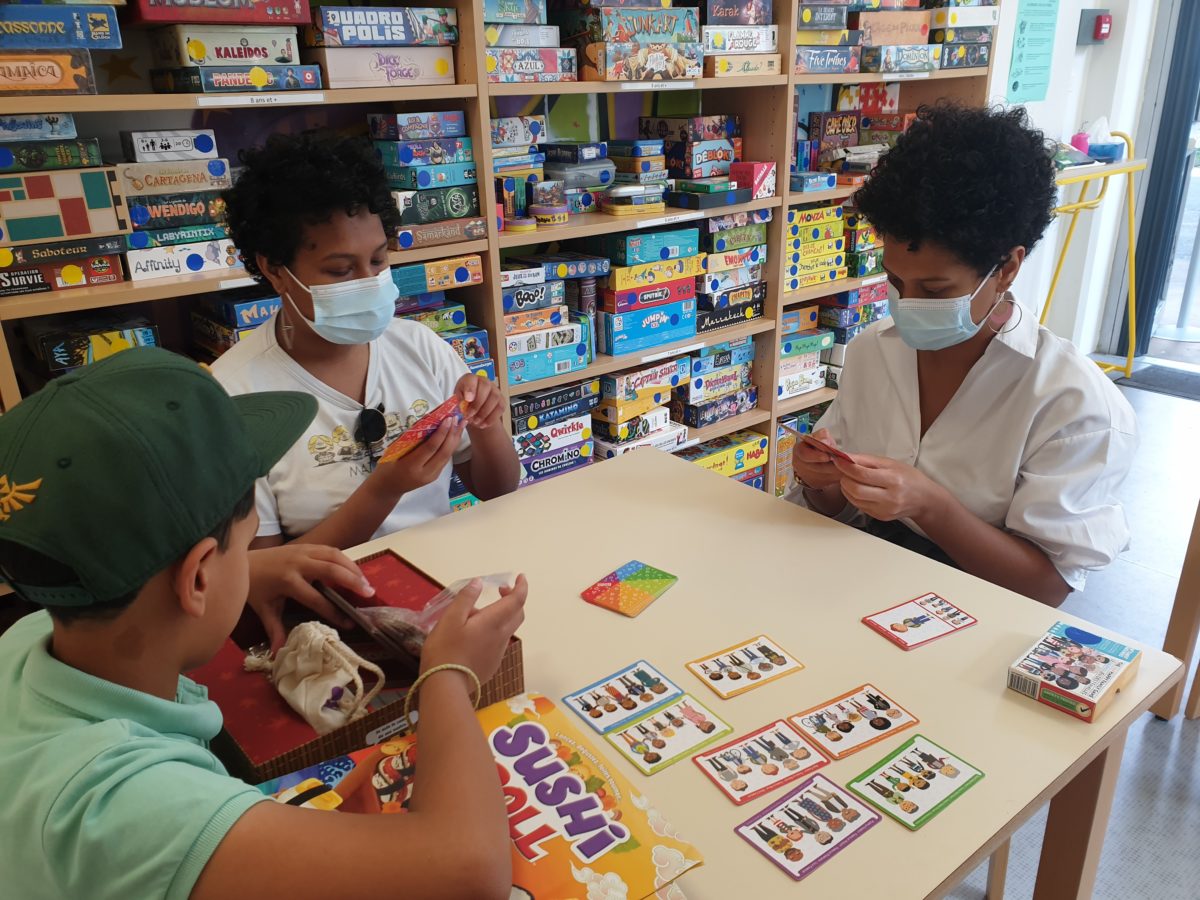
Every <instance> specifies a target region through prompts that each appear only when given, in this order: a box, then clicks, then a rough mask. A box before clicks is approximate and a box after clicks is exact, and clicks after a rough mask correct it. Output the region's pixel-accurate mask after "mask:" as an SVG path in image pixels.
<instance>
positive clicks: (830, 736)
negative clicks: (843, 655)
mask: <svg viewBox="0 0 1200 900" xmlns="http://www.w3.org/2000/svg"><path fill="white" fill-rule="evenodd" d="M788 720H789V721H790V722H791V723H792V724H793V725H795V726H796V727H797V728H798V729H799V730H800V733H801V734H803V735H804V737H805V738H806V739H807V740H808V742H809V743H811V744H812V745H813V746H814V747H817V748H819V749H821V750H824V751H825V752H826V753H828V754H829V755H830V756H832V757H833V758H834V759H845V758H846V757H847V756H849V755H850V754H852V753H857V752H858V751H859V750H862V749H863V748H865V747H870V746H871V745H872V744H875V743H878V742H879V741H882V740H886V739H887V738H889V737H891V736H892V735H893V734H895V733H896V732H898V731H903V730H904V729H905V728H911V727H912V726H914V725H916V724H917V722H918V719H917V717H916V716H914V715H913V714H912V713H910V712H909V711H908V710H906V709H904V708H903V707H902V706H900V705H899V704H898V703H896V702H895V701H894V700H892V699H891V698H889V697H887V696H886V695H885V694H884V693H883V692H882V691H880V690H879V688H877V687H875V686H874V685H870V684H864V685H862V686H861V687H857V688H855V689H854V690H852V691H850V692H849V693H846V694H842V695H841V696H839V697H834V698H833V699H832V700H830V701H828V702H826V703H823V704H821V705H820V706H814V707H813V708H812V709H808V710H805V711H804V712H801V713H796V715H794V716H789V717H788Z"/></svg>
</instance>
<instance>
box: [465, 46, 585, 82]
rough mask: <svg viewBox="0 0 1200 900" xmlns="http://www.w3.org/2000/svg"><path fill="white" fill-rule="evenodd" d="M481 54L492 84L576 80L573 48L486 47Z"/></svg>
mask: <svg viewBox="0 0 1200 900" xmlns="http://www.w3.org/2000/svg"><path fill="white" fill-rule="evenodd" d="M484 52H485V55H486V58H485V63H486V67H487V77H488V81H491V82H501V83H521V82H530V81H576V80H578V76H577V71H578V68H577V65H576V58H575V48H573V47H557V48H548V49H538V48H516V47H488V48H487V49H486V50H485V51H484Z"/></svg>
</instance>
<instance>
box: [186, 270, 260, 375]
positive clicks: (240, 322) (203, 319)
mask: <svg viewBox="0 0 1200 900" xmlns="http://www.w3.org/2000/svg"><path fill="white" fill-rule="evenodd" d="M261 294H262V289H261V288H248V289H246V290H245V291H243V292H234V293H232V294H230V293H229V292H225V293H222V294H209V295H205V296H201V297H198V298H196V302H195V305H194V306H193V307H192V313H191V328H192V333H191V337H192V350H193V353H194V354H195V356H196V358H197V359H198V360H200V362H204V363H211V362H213V361H214V360H215V359H216V358H217V357H219V356H220V355H221V354H223V353H224V352H225V351H226V350H228V349H229V348H231V347H232V346H233V345H234V344H236V343H237V342H238V341H240V340H241V339H242V338H244V337H245V336H246V335H247V334H249V333H250V332H252V331H254V329H256V328H258V327H259V326H261V325H263V324H264V323H266V322H268V321H270V319H271V317H272V316H274V315H275V313H277V312H278V311H279V307H280V303H281V301H280V298H279V297H270V296H268V297H263V296H261Z"/></svg>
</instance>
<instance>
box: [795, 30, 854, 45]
mask: <svg viewBox="0 0 1200 900" xmlns="http://www.w3.org/2000/svg"><path fill="white" fill-rule="evenodd" d="M861 43H862V32H861V31H855V30H853V29H845V28H843V29H841V30H837V29H824V30H821V31H806V30H804V29H800V30H798V31H797V32H796V46H798V47H800V46H803V47H853V46H855V45H858V44H861Z"/></svg>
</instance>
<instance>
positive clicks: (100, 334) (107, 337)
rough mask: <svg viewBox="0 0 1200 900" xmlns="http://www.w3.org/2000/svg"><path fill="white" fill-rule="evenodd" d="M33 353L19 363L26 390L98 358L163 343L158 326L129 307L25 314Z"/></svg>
mask: <svg viewBox="0 0 1200 900" xmlns="http://www.w3.org/2000/svg"><path fill="white" fill-rule="evenodd" d="M20 333H21V334H22V335H23V336H24V339H25V346H26V348H27V349H28V351H29V354H28V357H24V356H23V355H22V354H17V355H16V358H15V359H14V365H15V368H16V370H17V373H18V379H19V382H20V384H21V389H22V391H23V393H26V394H30V393H33V392H34V391H37V390H39V389H41V388H42V387H44V386H45V385H46V383H47V382H48V381H49V380H50V379H52V378H57V377H58V376H60V375H65V374H67V373H68V372H71V371H74V370H75V369H78V368H81V367H82V366H87V365H91V364H92V363H94V362H99V361H100V360H102V359H105V358H106V357H109V356H112V355H114V354H116V353H120V352H121V351H122V350H129V349H130V348H132V347H157V346H160V341H159V335H158V328H157V327H155V326H154V325H152V324H151V323H150V321H149V320H148V319H147V318H146V317H145V316H142V315H139V314H137V313H130V312H129V311H128V310H98V311H91V312H86V313H73V314H70V315H57V316H37V317H34V318H28V319H22V320H21V323H20Z"/></svg>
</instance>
